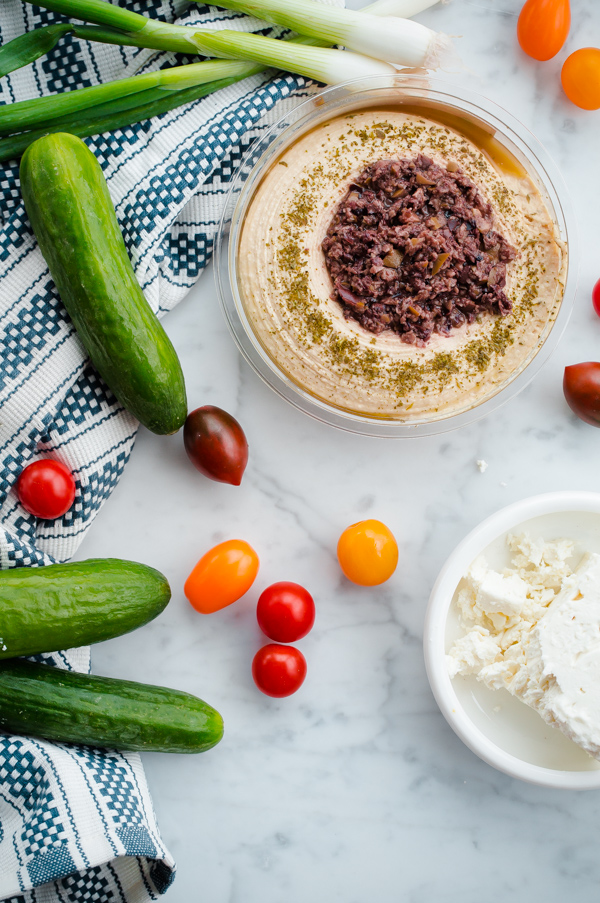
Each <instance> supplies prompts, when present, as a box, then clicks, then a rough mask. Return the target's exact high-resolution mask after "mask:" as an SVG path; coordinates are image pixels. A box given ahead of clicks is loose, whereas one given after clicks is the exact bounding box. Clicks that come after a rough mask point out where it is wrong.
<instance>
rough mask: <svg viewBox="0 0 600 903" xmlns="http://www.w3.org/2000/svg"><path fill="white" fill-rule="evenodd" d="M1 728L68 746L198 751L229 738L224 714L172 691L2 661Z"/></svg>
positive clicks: (108, 678) (43, 666)
mask: <svg viewBox="0 0 600 903" xmlns="http://www.w3.org/2000/svg"><path fill="white" fill-rule="evenodd" d="M0 728H1V729H2V730H3V731H8V732H9V733H19V734H30V735H32V736H34V737H43V738H44V739H46V740H56V741H59V742H64V743H84V744H89V745H91V746H105V747H110V748H112V749H129V750H152V751H154V752H179V753H198V752H204V750H206V749H210V748H211V746H215V744H217V743H218V742H219V740H220V739H221V737H222V736H223V720H222V718H221V716H220V715H219V713H218V712H217V711H216V710H215V709H213V708H212V706H210V705H208V703H206V702H203V701H202V700H201V699H198V698H197V697H196V696H191V695H190V694H189V693H183V692H181V691H179V690H168V689H167V688H166V687H153V686H148V685H146V684H139V683H134V682H133V681H129V680H115V679H114V678H110V677H97V676H96V675H92V674H79V673H77V672H75V671H62V670H61V669H59V668H52V667H50V666H49V665H38V664H34V663H33V662H25V661H11V662H0Z"/></svg>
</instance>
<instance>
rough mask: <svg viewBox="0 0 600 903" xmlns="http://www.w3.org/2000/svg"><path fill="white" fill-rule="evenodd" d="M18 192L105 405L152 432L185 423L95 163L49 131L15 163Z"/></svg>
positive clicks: (166, 349) (178, 382)
mask: <svg viewBox="0 0 600 903" xmlns="http://www.w3.org/2000/svg"><path fill="white" fill-rule="evenodd" d="M20 176H21V192H22V194H23V200H24V201H25V208H26V210H27V214H28V216H29V219H30V221H31V225H32V226H33V231H34V233H35V236H36V238H37V240H38V244H39V246H40V249H41V252H42V254H43V256H44V258H45V260H46V263H47V264H48V267H49V269H50V274H51V276H52V279H53V280H54V282H55V284H56V287H57V289H58V291H59V294H60V297H61V300H62V302H63V304H64V305H65V307H66V309H67V311H68V313H69V315H70V317H71V319H72V321H73V323H74V325H75V329H76V330H77V334H78V335H79V338H80V339H81V341H82V343H83V345H84V346H85V348H86V351H87V352H88V354H89V356H90V358H91V360H92V363H93V364H94V366H95V367H96V369H97V370H98V372H99V373H100V375H101V376H102V378H103V379H104V380H105V382H106V383H107V385H108V386H109V387H110V389H111V390H112V391H113V392H114V394H115V396H116V397H117V398H118V400H119V401H120V402H121V404H122V405H124V407H125V408H127V410H128V411H130V412H131V413H132V414H133V415H134V416H135V417H136V418H137V419H138V420H139V421H140V422H141V423H143V424H144V426H146V427H147V428H148V429H149V430H152V432H154V433H159V434H167V433H174V432H177V430H178V429H179V428H180V427H181V426H183V423H184V421H185V418H186V415H187V400H186V392H185V382H184V378H183V372H182V370H181V364H180V362H179V358H178V357H177V353H176V352H175V349H174V348H173V345H172V344H171V341H170V340H169V338H168V336H167V334H166V333H165V331H164V329H163V328H162V326H161V325H160V323H159V321H158V319H157V317H156V316H155V314H154V313H153V311H152V309H151V307H150V305H149V304H148V302H147V301H146V299H145V298H144V295H143V293H142V290H141V288H140V285H139V283H138V281H137V279H136V277H135V273H134V272H133V267H132V265H131V261H130V260H129V256H128V254H127V250H126V248H125V243H124V241H123V236H122V234H121V230H120V229H119V224H118V222H117V218H116V215H115V209H114V206H113V203H112V201H111V198H110V194H109V192H108V187H107V185H106V180H105V178H104V175H103V174H102V169H101V168H100V164H99V163H98V161H97V160H96V158H95V156H94V155H93V154H92V152H91V151H90V150H89V149H88V148H87V147H86V145H85V144H84V143H83V141H82V140H81V139H80V138H77V137H76V136H75V135H69V134H67V133H62V132H57V133H55V134H53V135H45V136H44V137H42V138H38V140H37V141H34V142H33V144H31V145H30V146H29V147H28V148H27V150H26V151H25V153H24V154H23V158H22V160H21V169H20Z"/></svg>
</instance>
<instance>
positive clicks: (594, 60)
mask: <svg viewBox="0 0 600 903" xmlns="http://www.w3.org/2000/svg"><path fill="white" fill-rule="evenodd" d="M560 78H561V81H562V86H563V90H564V92H565V94H566V95H567V97H568V98H569V100H570V101H571V102H572V103H574V104H575V106H577V107H581V109H582V110H599V109H600V50H599V49H598V48H597V47H583V48H582V49H581V50H576V51H575V53H572V54H571V56H570V57H568V58H567V59H566V60H565V63H564V66H563V67H562V72H561V75H560Z"/></svg>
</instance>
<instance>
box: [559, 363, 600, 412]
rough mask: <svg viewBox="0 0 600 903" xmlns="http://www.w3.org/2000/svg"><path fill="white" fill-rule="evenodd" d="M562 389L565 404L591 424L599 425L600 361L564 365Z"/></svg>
mask: <svg viewBox="0 0 600 903" xmlns="http://www.w3.org/2000/svg"><path fill="white" fill-rule="evenodd" d="M563 391H564V393H565V398H566V400H567V404H568V405H569V407H570V408H571V410H572V411H573V412H574V413H575V414H577V416H578V417H579V418H580V419H581V420H584V421H585V423H589V424H591V425H592V426H600V363H597V362H596V361H586V362H585V363H582V364H573V365H572V366H571V367H565V376H564V380H563Z"/></svg>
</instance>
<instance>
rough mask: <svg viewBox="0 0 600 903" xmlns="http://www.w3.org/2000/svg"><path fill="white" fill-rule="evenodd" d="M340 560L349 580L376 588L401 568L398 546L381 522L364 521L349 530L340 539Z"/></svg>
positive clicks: (338, 546) (353, 525) (338, 548)
mask: <svg viewBox="0 0 600 903" xmlns="http://www.w3.org/2000/svg"><path fill="white" fill-rule="evenodd" d="M337 557H338V561H339V563H340V567H341V569H342V571H343V572H344V574H345V575H346V577H347V578H348V580H351V581H352V582H353V583H358V584H359V585H360V586H376V585H377V584H379V583H385V581H386V580H389V578H390V577H391V576H392V574H393V573H394V571H395V570H396V565H397V564H398V545H397V543H396V540H395V539H394V534H393V533H392V531H391V530H390V529H389V528H388V527H386V525H385V524H382V523H381V521H380V520H363V521H360V523H358V524H352V526H351V527H346V529H345V530H344V532H343V533H342V535H341V536H340V538H339V541H338V545H337Z"/></svg>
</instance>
